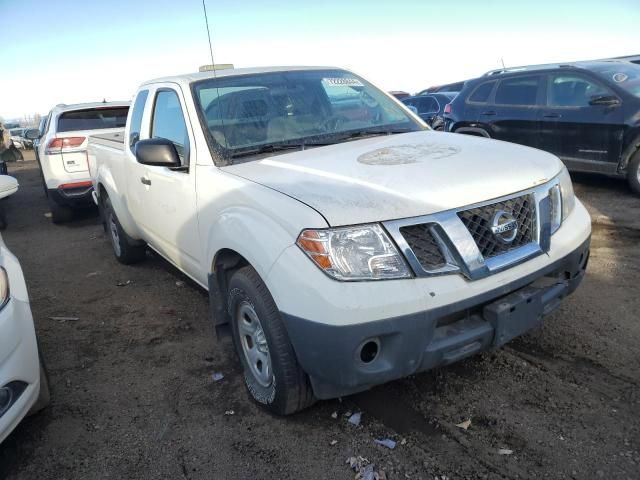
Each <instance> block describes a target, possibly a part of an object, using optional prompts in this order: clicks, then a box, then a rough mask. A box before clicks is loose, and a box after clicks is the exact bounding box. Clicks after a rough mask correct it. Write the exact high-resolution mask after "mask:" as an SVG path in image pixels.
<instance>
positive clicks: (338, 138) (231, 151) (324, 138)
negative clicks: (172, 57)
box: [189, 68, 430, 167]
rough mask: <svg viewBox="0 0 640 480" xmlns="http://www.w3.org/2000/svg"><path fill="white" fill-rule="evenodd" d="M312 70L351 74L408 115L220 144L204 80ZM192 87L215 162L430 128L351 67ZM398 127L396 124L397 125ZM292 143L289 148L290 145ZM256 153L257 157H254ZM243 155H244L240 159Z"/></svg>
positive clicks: (226, 162)
mask: <svg viewBox="0 0 640 480" xmlns="http://www.w3.org/2000/svg"><path fill="white" fill-rule="evenodd" d="M309 72H322V74H326V75H330V74H336V73H339V74H348V75H350V76H352V77H353V78H355V79H357V80H358V81H360V82H361V83H362V84H363V85H364V86H365V87H367V88H369V89H374V90H375V91H376V92H377V93H380V94H382V95H384V96H385V97H387V98H388V99H389V101H390V102H393V103H395V104H396V105H398V104H399V111H401V112H402V113H403V114H404V115H405V117H406V121H403V122H400V123H395V124H381V125H371V126H370V127H367V128H354V129H349V130H341V131H337V132H327V133H322V134H316V135H311V136H307V137H297V138H292V139H287V140H283V141H275V142H267V143H257V144H255V145H248V146H246V147H237V148H225V147H224V146H222V145H220V143H218V142H217V141H216V140H215V139H214V138H213V135H212V133H211V131H210V130H209V124H208V122H207V118H206V114H205V111H204V110H205V108H204V106H203V105H201V103H200V101H199V98H198V87H199V86H200V85H202V84H208V83H211V82H213V83H214V84H215V83H216V82H217V81H220V82H226V81H228V80H230V79H232V78H234V77H235V78H239V79H240V78H242V79H244V78H251V77H261V76H270V75H273V74H276V75H278V74H285V75H286V74H288V73H309ZM189 88H190V90H191V96H192V100H193V105H194V106H195V109H196V113H197V115H198V121H199V123H200V128H201V129H202V132H203V134H204V137H205V139H206V141H207V146H208V148H209V152H210V154H211V158H212V160H213V163H214V164H215V165H216V166H219V167H222V166H228V165H233V164H236V163H244V162H247V161H253V160H258V159H259V158H261V154H262V153H265V151H266V152H269V151H271V152H279V151H280V150H282V152H283V153H285V152H287V151H291V150H293V149H294V148H295V147H299V148H300V150H304V149H305V148H306V147H320V146H327V145H334V144H337V143H342V142H346V141H350V140H356V139H358V138H361V137H367V136H371V135H387V134H388V135H391V134H394V133H405V132H407V133H408V132H416V131H426V130H430V128H429V127H428V126H427V125H425V124H424V123H422V122H421V121H420V119H419V118H416V117H415V116H413V115H412V114H411V113H410V112H408V111H407V110H406V106H405V105H404V104H402V102H400V101H399V100H397V99H396V98H394V97H393V96H392V95H390V94H388V93H387V92H385V91H383V90H381V89H379V88H378V87H376V86H375V85H373V84H371V83H370V82H368V81H367V80H365V79H363V78H362V77H360V76H359V75H356V74H354V73H353V72H350V71H349V70H345V69H341V68H308V69H295V70H282V71H266V72H261V73H250V74H238V75H224V76H220V77H218V78H215V77H208V78H205V79H202V80H196V81H193V82H191V83H190V84H189ZM407 125H408V127H407V128H406V129H404V128H403V129H399V128H397V127H400V126H407ZM394 127H396V128H394ZM289 147H290V148H289ZM251 157H255V158H251ZM240 158H242V159H240Z"/></svg>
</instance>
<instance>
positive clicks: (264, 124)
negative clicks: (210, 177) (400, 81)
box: [193, 70, 425, 164]
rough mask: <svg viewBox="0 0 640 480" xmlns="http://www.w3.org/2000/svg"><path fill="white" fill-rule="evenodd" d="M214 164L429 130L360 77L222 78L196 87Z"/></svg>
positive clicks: (324, 73) (340, 73) (319, 73)
mask: <svg viewBox="0 0 640 480" xmlns="http://www.w3.org/2000/svg"><path fill="white" fill-rule="evenodd" d="M193 93H194V98H195V101H196V105H197V106H198V109H199V114H200V119H201V121H202V123H203V129H204V130H205V131H208V132H209V134H210V135H209V142H210V144H211V147H212V153H213V156H214V160H216V163H222V164H227V163H232V161H233V160H232V159H234V158H240V157H244V160H243V161H246V160H251V158H250V157H251V156H254V155H255V154H257V153H261V152H265V151H275V150H279V149H281V148H283V149H284V148H295V147H300V148H304V147H305V146H313V145H326V144H331V143H338V142H341V141H347V140H349V139H351V138H357V137H359V136H365V135H376V134H382V135H383V134H392V133H401V132H408V131H415V130H422V129H424V128H425V127H423V126H422V125H420V124H419V123H418V122H416V121H415V120H414V119H413V118H412V117H411V116H409V115H408V114H407V113H406V111H405V110H404V109H403V108H402V107H401V106H399V105H398V104H397V103H395V102H394V101H393V100H391V99H390V98H389V97H387V96H386V95H385V94H384V93H383V92H381V91H380V90H378V89H377V88H375V87H373V86H372V85H371V84H369V83H368V82H366V81H365V80H363V79H362V78H360V77H357V76H356V75H354V74H352V73H349V72H346V71H344V70H301V71H290V72H277V73H262V74H254V75H239V76H235V77H222V78H218V79H207V80H203V81H200V82H196V83H194V85H193Z"/></svg>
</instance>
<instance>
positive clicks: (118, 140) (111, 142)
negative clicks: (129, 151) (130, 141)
mask: <svg viewBox="0 0 640 480" xmlns="http://www.w3.org/2000/svg"><path fill="white" fill-rule="evenodd" d="M89 141H90V142H91V143H93V144H94V145H102V146H103V147H109V148H114V149H116V150H124V130H118V131H115V132H111V133H103V134H100V135H92V136H91V137H90V138H89Z"/></svg>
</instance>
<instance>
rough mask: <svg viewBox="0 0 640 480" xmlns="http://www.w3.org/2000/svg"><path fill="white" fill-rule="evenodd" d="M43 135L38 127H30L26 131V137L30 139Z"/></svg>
mask: <svg viewBox="0 0 640 480" xmlns="http://www.w3.org/2000/svg"><path fill="white" fill-rule="evenodd" d="M40 137H41V135H40V130H38V129H37V128H30V129H29V130H27V131H26V132H24V138H28V139H29V140H37V139H39V138H40Z"/></svg>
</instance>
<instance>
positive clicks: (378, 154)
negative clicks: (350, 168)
mask: <svg viewBox="0 0 640 480" xmlns="http://www.w3.org/2000/svg"><path fill="white" fill-rule="evenodd" d="M459 152H460V147H456V146H452V145H445V144H442V143H418V144H409V145H396V146H393V147H384V148H378V149H377V150H373V151H371V152H367V153H364V154H362V155H360V156H359V157H358V162H360V163H364V164H365V165H405V164H408V163H417V162H420V161H424V160H440V159H442V158H447V157H451V156H453V155H456V154H457V153H459Z"/></svg>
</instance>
